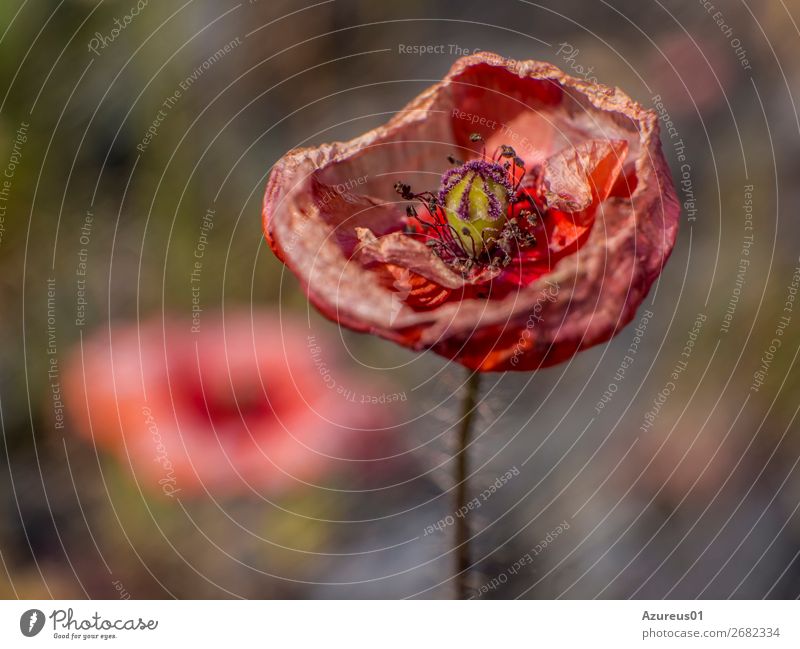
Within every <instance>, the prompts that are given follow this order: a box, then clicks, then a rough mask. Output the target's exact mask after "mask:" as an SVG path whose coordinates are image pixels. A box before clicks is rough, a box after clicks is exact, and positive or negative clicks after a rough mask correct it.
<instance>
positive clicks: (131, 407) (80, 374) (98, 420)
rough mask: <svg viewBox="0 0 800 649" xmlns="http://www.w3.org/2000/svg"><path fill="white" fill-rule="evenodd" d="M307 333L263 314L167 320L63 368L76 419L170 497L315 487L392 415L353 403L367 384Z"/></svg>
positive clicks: (128, 329) (129, 331) (81, 353)
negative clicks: (197, 322)
mask: <svg viewBox="0 0 800 649" xmlns="http://www.w3.org/2000/svg"><path fill="white" fill-rule="evenodd" d="M307 332H308V325H307V323H306V322H297V321H296V320H293V319H291V318H289V319H287V318H286V317H285V316H284V317H283V318H282V319H279V318H278V317H277V316H272V315H267V314H264V313H261V314H258V315H255V316H252V315H250V314H238V315H234V316H225V317H224V318H219V319H217V320H212V319H211V317H206V318H205V319H204V320H203V322H202V326H201V327H200V328H199V331H197V332H196V333H190V324H189V323H188V322H186V321H175V320H169V321H166V322H162V321H161V320H160V319H158V320H151V321H148V322H146V323H144V324H141V325H139V326H136V325H128V326H124V327H117V328H114V327H112V328H111V329H110V331H103V332H98V333H97V334H96V335H95V336H94V337H93V338H91V339H89V340H88V341H86V342H85V343H84V345H83V348H82V350H76V352H75V354H74V355H73V357H72V359H71V361H70V363H69V366H68V368H67V371H66V372H65V381H64V385H65V398H66V404H67V407H68V410H69V413H70V415H71V420H72V422H73V423H74V425H75V427H76V428H77V430H78V432H79V433H80V434H82V435H84V436H86V437H88V438H90V439H92V441H93V442H94V443H96V444H97V445H98V446H100V447H103V448H106V449H108V450H110V451H112V452H114V453H115V454H117V455H118V456H119V457H121V458H122V459H123V461H125V462H128V463H129V464H130V468H131V470H132V471H133V472H134V474H135V475H136V477H137V480H139V481H140V482H143V483H144V484H145V486H149V487H154V488H159V487H160V488H161V489H162V490H163V492H164V493H165V494H167V495H173V494H176V493H179V492H183V493H182V494H181V495H183V494H185V493H191V492H198V491H202V490H203V488H207V489H209V490H215V491H223V492H225V491H236V490H243V489H247V488H248V487H251V488H253V489H259V490H269V491H270V492H275V491H277V492H280V491H282V490H284V489H286V488H288V487H290V486H292V485H296V484H297V483H298V482H306V481H308V482H313V481H314V480H315V479H316V478H319V477H320V476H321V475H322V474H325V473H326V472H329V471H331V470H332V469H333V468H334V465H336V464H339V465H344V464H347V460H354V459H361V460H363V459H367V458H366V457H365V449H367V450H370V449H374V444H373V442H374V433H373V431H372V427H377V426H378V425H379V423H380V422H381V421H383V419H384V415H383V411H382V409H381V407H380V406H374V407H373V406H369V405H367V406H365V405H363V404H361V403H353V400H352V399H350V398H348V397H349V395H352V394H356V393H357V392H358V390H359V386H358V384H357V383H355V382H353V381H352V379H351V377H347V376H346V375H345V373H344V372H342V373H340V371H339V368H338V365H337V363H336V359H335V358H333V357H331V356H330V353H331V350H333V349H335V347H333V346H332V345H328V344H326V342H327V341H326V339H325V338H324V336H320V335H317V334H314V335H313V336H312V337H309V336H307V335H306V334H307ZM309 341H311V342H309ZM312 343H313V344H312ZM322 354H324V356H321V355H322ZM322 357H324V364H323V365H320V358H322ZM320 368H323V369H324V372H321V371H320ZM334 375H335V379H332V378H331V377H332V376H334ZM332 380H335V382H336V385H337V386H339V389H336V387H335V386H333V385H332V384H331V381H332ZM341 386H346V388H347V392H346V393H344V394H343V390H342V389H341ZM337 458H339V460H340V461H337Z"/></svg>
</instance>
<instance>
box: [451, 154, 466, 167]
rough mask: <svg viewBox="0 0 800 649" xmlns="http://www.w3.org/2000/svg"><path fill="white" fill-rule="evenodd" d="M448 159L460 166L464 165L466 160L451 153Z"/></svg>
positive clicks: (452, 163)
mask: <svg viewBox="0 0 800 649" xmlns="http://www.w3.org/2000/svg"><path fill="white" fill-rule="evenodd" d="M447 161H448V162H449V163H450V164H451V165H456V166H458V167H460V166H461V165H463V164H464V161H463V160H459V159H458V158H456V157H455V156H451V155H449V156H447Z"/></svg>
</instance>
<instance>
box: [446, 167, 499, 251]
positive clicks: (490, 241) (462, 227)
mask: <svg viewBox="0 0 800 649" xmlns="http://www.w3.org/2000/svg"><path fill="white" fill-rule="evenodd" d="M513 191H514V190H513V188H512V187H511V183H510V181H509V180H508V174H507V173H506V170H505V169H503V167H501V166H500V165H499V164H497V163H495V162H488V161H485V160H473V161H471V162H467V163H465V164H462V165H459V166H458V167H455V168H454V169H451V170H450V171H448V172H447V173H446V174H445V175H444V176H443V177H442V184H441V187H440V188H439V197H438V198H439V204H440V205H441V206H442V207H443V208H444V212H445V216H446V218H447V222H448V223H449V224H450V225H451V226H452V228H453V234H454V235H455V236H456V237H457V239H458V241H459V242H460V244H461V247H462V248H463V249H464V251H465V252H466V253H468V254H470V255H471V256H472V257H478V256H480V255H481V254H482V253H483V252H484V251H486V250H487V249H489V248H491V247H492V246H493V245H494V244H495V243H496V242H497V240H498V238H499V237H500V232H501V230H502V229H503V226H504V225H505V224H506V221H507V219H508V205H509V201H510V199H511V196H512V193H513Z"/></svg>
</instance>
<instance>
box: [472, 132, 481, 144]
mask: <svg viewBox="0 0 800 649" xmlns="http://www.w3.org/2000/svg"><path fill="white" fill-rule="evenodd" d="M469 139H470V141H472V142H480V141H481V140H482V139H483V136H482V135H481V134H480V133H470V134H469Z"/></svg>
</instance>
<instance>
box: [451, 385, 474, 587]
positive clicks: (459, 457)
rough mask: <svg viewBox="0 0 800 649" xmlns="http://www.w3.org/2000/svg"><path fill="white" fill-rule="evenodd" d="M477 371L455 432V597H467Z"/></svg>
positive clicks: (463, 403) (467, 390)
mask: <svg viewBox="0 0 800 649" xmlns="http://www.w3.org/2000/svg"><path fill="white" fill-rule="evenodd" d="M480 383H481V375H480V372H471V373H470V375H469V378H468V379H467V385H466V392H465V394H464V401H463V402H462V407H461V427H460V428H459V431H458V448H457V449H456V489H455V491H456V508H455V513H456V517H455V519H456V524H455V525H456V529H455V544H454V546H453V551H454V554H455V557H456V574H455V583H456V597H457V598H458V599H468V598H469V567H470V553H469V526H468V525H467V517H466V511H467V510H466V504H467V491H468V484H467V476H468V474H469V463H468V461H467V460H468V457H467V453H468V448H467V447H468V446H469V443H470V434H471V432H472V421H473V419H474V416H475V410H476V406H477V405H478V393H479V390H480Z"/></svg>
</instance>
